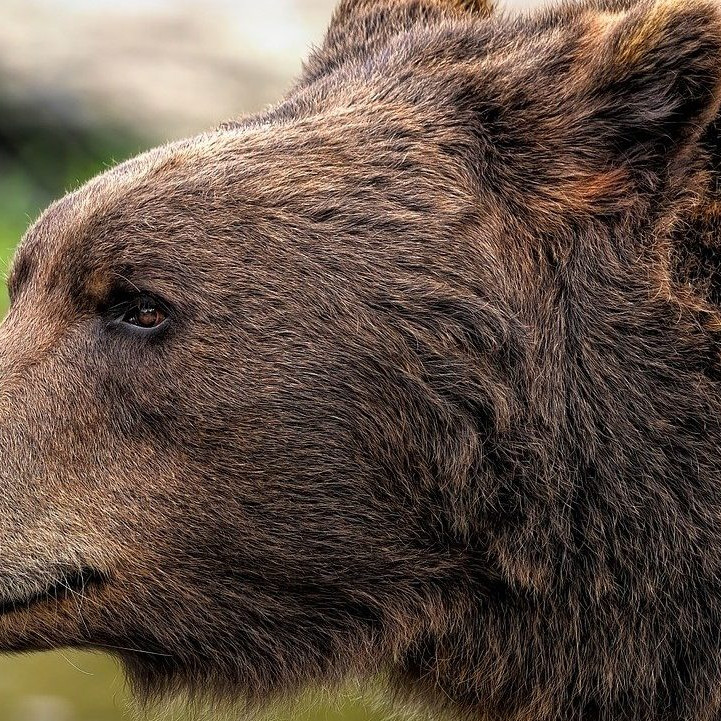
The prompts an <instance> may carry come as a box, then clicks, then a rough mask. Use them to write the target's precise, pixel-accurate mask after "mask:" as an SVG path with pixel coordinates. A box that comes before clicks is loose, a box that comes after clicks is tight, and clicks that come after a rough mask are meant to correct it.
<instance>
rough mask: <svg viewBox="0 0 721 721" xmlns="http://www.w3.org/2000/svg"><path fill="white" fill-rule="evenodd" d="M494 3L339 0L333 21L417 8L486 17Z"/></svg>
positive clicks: (409, 11)
mask: <svg viewBox="0 0 721 721" xmlns="http://www.w3.org/2000/svg"><path fill="white" fill-rule="evenodd" d="M494 5H495V0H420V2H419V0H341V2H340V4H339V5H338V8H337V10H336V12H335V16H334V19H333V22H334V23H341V24H342V23H343V22H345V21H349V20H351V19H352V18H360V17H362V16H364V15H367V14H369V13H385V14H389V15H397V14H403V13H405V14H413V13H417V12H418V11H419V10H421V11H422V10H426V11H440V12H453V13H471V14H474V15H479V16H481V17H488V16H489V15H491V13H492V12H493V9H494ZM332 27H333V26H332V25H331V28H332Z"/></svg>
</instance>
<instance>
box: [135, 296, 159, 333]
mask: <svg viewBox="0 0 721 721" xmlns="http://www.w3.org/2000/svg"><path fill="white" fill-rule="evenodd" d="M162 320H163V315H162V313H160V311H159V310H158V309H157V308H156V307H155V304H154V303H153V301H152V299H150V298H143V299H142V300H141V301H140V303H139V304H138V306H137V308H135V310H133V311H131V312H130V314H129V317H128V322H129V323H132V324H134V325H139V326H142V327H143V328H152V327H153V326H156V325H159V324H160V323H161V322H162Z"/></svg>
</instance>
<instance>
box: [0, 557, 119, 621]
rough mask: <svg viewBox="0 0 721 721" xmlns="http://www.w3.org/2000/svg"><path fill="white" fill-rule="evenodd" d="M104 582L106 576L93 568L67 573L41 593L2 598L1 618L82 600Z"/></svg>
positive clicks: (0, 602) (0, 606)
mask: <svg viewBox="0 0 721 721" xmlns="http://www.w3.org/2000/svg"><path fill="white" fill-rule="evenodd" d="M104 582H105V577H104V575H103V574H102V573H100V571H96V570H95V569H92V568H83V569H80V570H78V571H68V572H65V573H63V574H62V575H61V576H60V577H59V578H58V579H57V580H56V581H54V582H52V583H50V584H48V585H47V586H46V587H45V588H44V589H42V590H40V591H36V592H33V593H29V594H25V595H22V596H18V597H17V598H5V599H3V598H0V618H2V617H3V616H8V615H10V614H13V613H18V612H20V611H28V610H30V609H32V608H34V607H35V606H40V605H45V604H47V603H51V602H58V601H61V600H67V599H68V598H70V597H72V596H77V597H78V598H80V599H82V598H83V597H84V596H85V594H86V593H87V591H88V589H89V588H92V587H98V586H100V585H102V584H103V583H104Z"/></svg>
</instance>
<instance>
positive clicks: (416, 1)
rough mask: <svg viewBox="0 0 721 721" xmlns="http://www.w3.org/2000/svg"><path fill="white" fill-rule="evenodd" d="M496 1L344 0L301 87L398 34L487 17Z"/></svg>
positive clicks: (305, 69)
mask: <svg viewBox="0 0 721 721" xmlns="http://www.w3.org/2000/svg"><path fill="white" fill-rule="evenodd" d="M494 2H495V0H341V2H340V3H339V5H338V7H337V8H336V10H335V12H334V14H333V18H332V20H331V23H330V26H329V27H328V32H327V33H326V36H325V39H324V41H323V44H322V46H321V47H320V48H319V49H318V50H317V51H316V52H314V53H313V54H312V55H311V57H310V58H309V60H308V62H307V63H306V64H305V66H304V69H303V74H302V76H301V79H300V85H304V84H307V83H310V82H312V81H314V80H316V79H318V78H319V77H322V76H324V75H326V74H327V73H328V72H329V71H330V70H333V69H334V68H337V67H339V66H341V65H343V64H346V63H351V62H353V61H355V60H358V59H362V58H363V57H365V56H367V55H368V54H369V53H371V52H373V50H374V49H375V48H378V47H382V46H383V45H384V44H386V43H388V42H389V40H390V39H391V38H393V37H394V36H395V35H397V34H399V33H401V32H403V31H404V30H410V29H411V28H413V27H414V26H416V25H418V24H419V23H423V22H428V21H431V20H433V19H440V18H443V17H447V16H449V15H450V16H456V17H469V18H486V17H489V16H490V15H491V14H492V12H493V8H494Z"/></svg>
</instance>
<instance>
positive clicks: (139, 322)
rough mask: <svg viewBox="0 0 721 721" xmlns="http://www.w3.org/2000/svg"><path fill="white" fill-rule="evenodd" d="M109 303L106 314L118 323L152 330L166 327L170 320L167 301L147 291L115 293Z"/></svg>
mask: <svg viewBox="0 0 721 721" xmlns="http://www.w3.org/2000/svg"><path fill="white" fill-rule="evenodd" d="M108 305H109V307H108V308H107V310H106V311H105V312H104V314H105V315H106V317H107V318H108V319H109V320H110V321H111V322H112V323H114V324H117V325H125V326H132V327H133V328H137V329H138V330H143V331H150V330H154V329H159V328H161V327H164V326H165V325H166V324H167V323H168V322H169V321H170V312H169V311H168V308H167V306H166V305H165V303H163V302H162V301H160V300H158V299H157V298H154V297H153V296H151V295H147V294H145V293H127V292H125V291H120V292H118V293H116V294H114V296H113V297H112V300H111V302H110V303H109V304H108Z"/></svg>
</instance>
